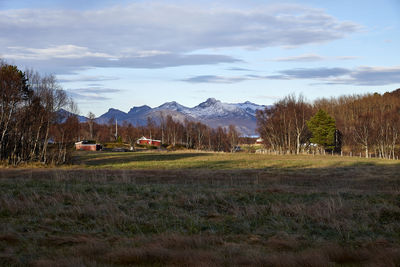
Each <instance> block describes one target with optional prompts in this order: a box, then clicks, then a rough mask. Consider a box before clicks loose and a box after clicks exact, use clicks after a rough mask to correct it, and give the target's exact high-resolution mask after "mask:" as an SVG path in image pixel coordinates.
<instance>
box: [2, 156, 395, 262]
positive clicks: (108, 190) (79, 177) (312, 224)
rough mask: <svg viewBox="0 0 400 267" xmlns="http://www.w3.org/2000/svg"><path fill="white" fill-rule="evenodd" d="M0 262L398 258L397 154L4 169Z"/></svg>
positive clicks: (130, 160) (102, 161)
mask: <svg viewBox="0 0 400 267" xmlns="http://www.w3.org/2000/svg"><path fill="white" fill-rule="evenodd" d="M0 265H4V266H13V265H14V266H26V265H29V266H129V265H144V266H165V265H171V266H176V265H178V266H213V265H214V266H243V265H246V266H248V265H264V266H365V265H370V266H377V265H378V266H398V265H400V163H399V162H398V161H390V160H377V159H360V158H348V157H331V156H315V157H314V156H273V155H259V154H244V153H243V154H242V153H237V154H226V153H222V154H219V153H199V152H168V153H166V152H165V153H157V152H152V153H148V152H142V153H85V152H84V153H78V154H77V155H76V157H75V159H74V164H73V165H71V166H66V167H62V168H18V169H13V168H3V169H1V170H0Z"/></svg>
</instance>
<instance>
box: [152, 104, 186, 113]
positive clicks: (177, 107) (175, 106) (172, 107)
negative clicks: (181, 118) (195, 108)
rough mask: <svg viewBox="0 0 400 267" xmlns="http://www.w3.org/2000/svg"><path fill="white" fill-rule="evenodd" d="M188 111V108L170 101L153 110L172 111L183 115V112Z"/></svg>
mask: <svg viewBox="0 0 400 267" xmlns="http://www.w3.org/2000/svg"><path fill="white" fill-rule="evenodd" d="M188 109H190V108H188V107H185V106H183V105H181V104H179V103H177V102H176V101H172V102H166V103H164V104H162V105H161V106H159V107H156V108H155V109H154V110H173V111H178V112H182V113H185V111H186V110H188Z"/></svg>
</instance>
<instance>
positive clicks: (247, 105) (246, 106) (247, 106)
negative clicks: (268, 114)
mask: <svg viewBox="0 0 400 267" xmlns="http://www.w3.org/2000/svg"><path fill="white" fill-rule="evenodd" d="M234 105H236V106H237V107H238V108H240V109H243V110H245V111H246V112H248V113H251V114H253V115H254V116H255V115H256V111H257V110H263V109H265V106H264V105H257V104H254V103H252V102H250V101H246V102H244V103H238V104H234Z"/></svg>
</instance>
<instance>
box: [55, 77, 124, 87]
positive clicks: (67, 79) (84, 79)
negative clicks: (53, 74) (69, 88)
mask: <svg viewBox="0 0 400 267" xmlns="http://www.w3.org/2000/svg"><path fill="white" fill-rule="evenodd" d="M71 76H72V77H71ZM118 79H119V78H118V77H113V76H103V75H80V76H76V75H60V76H58V81H59V82H62V83H70V82H103V81H114V80H118ZM98 85H99V84H92V85H89V86H98Z"/></svg>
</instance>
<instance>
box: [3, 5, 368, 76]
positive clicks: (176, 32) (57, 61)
mask: <svg viewBox="0 0 400 267" xmlns="http://www.w3.org/2000/svg"><path fill="white" fill-rule="evenodd" d="M360 28H361V26H360V25H358V24H355V23H353V22H348V21H341V20H339V19H336V18H335V17H332V16H330V15H328V14H326V13H325V12H324V11H323V10H320V9H315V8H308V7H303V6H300V5H282V4H274V5H267V6H264V7H257V8H245V9H244V8H239V7H229V8H226V7H223V6H220V7H216V6H215V5H213V6H212V7H209V6H206V5H201V4H193V3H191V4H188V3H185V4H183V3H180V4H173V3H171V2H168V3H167V2H164V1H159V2H148V1H145V2H141V1H140V2H136V3H131V4H125V5H116V6H112V7H104V8H102V9H96V10H73V9H34V8H31V9H20V10H3V11H0V31H1V33H2V34H1V36H0V54H2V55H5V56H4V57H5V58H6V59H11V60H18V61H19V62H22V64H23V65H28V64H29V66H33V67H36V66H37V65H39V66H40V67H43V68H44V67H45V65H46V63H49V62H50V65H53V66H54V65H57V69H56V71H60V69H66V70H67V71H71V69H78V70H79V69H80V68H88V67H109V66H112V67H124V68H164V67H174V66H184V65H198V64H218V63H221V62H222V63H223V62H235V61H236V59H233V58H231V57H228V56H224V55H199V54H197V51H199V50H207V49H226V48H246V49H260V48H265V47H272V46H300V45H306V44H319V43H325V42H329V41H333V40H336V39H340V38H344V37H345V36H347V35H349V34H352V33H354V32H357V31H359V29H360ZM74 62H77V63H74Z"/></svg>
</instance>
